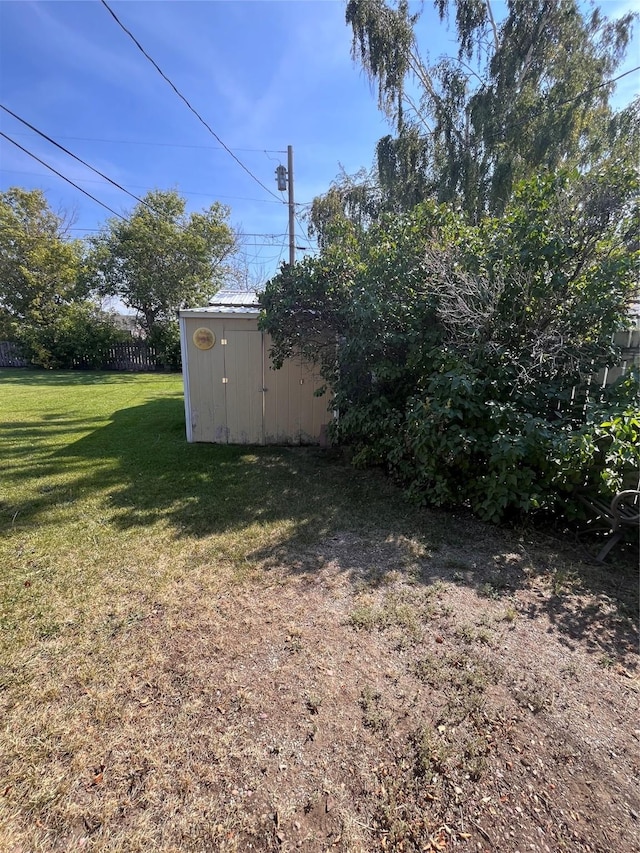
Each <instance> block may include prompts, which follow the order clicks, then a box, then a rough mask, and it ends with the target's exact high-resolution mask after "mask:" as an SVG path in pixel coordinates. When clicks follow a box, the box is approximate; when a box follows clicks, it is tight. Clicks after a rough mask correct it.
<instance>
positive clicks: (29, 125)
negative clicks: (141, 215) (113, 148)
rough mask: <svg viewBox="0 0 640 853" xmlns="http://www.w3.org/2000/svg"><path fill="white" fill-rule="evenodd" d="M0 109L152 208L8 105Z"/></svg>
mask: <svg viewBox="0 0 640 853" xmlns="http://www.w3.org/2000/svg"><path fill="white" fill-rule="evenodd" d="M0 109H3V110H4V111H5V113H9V115H10V116H13V117H14V118H15V119H17V120H18V121H19V122H20V123H21V124H24V125H25V127H28V128H29V129H30V130H32V131H33V132H34V133H37V134H38V136H41V137H42V138H43V139H46V140H47V142H50V143H51V144H52V145H55V146H56V148H59V149H60V150H61V151H64V153H65V154H68V155H69V157H73V159H74V160H77V161H78V163H82V165H83V166H86V167H87V169H91V171H92V172H95V173H96V175H100V177H101V178H104V179H105V181H108V183H110V184H112V185H113V186H114V187H117V189H119V190H122V192H123V193H126V194H127V195H128V196H131V198H132V199H134V200H135V201H137V202H139V203H140V204H144V205H145V207H148V208H149V210H153V208H152V207H151V205H150V204H147V202H146V201H144V200H143V199H141V198H138V196H137V195H135V194H134V193H132V192H129V190H127V189H125V188H124V187H123V186H121V184H119V183H118V182H117V181H114V180H112V179H111V178H110V177H109V176H108V175H105V174H104V172H101V171H100V170H99V169H95V168H94V167H93V166H91V165H90V164H89V163H87V161H86V160H83V159H82V157H78V156H77V155H76V154H74V153H73V152H72V151H69V149H68V148H65V147H64V145H60V143H59V142H56V141H55V139H52V138H51V137H50V136H48V135H47V134H46V133H43V132H42V131H41V130H38V128H37V127H34V126H33V125H32V124H30V123H29V122H28V121H26V120H25V119H23V118H20V116H19V115H17V114H16V113H14V112H13V110H10V109H9V108H8V107H5V106H4V104H0Z"/></svg>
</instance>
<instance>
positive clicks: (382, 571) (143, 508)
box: [0, 394, 637, 657]
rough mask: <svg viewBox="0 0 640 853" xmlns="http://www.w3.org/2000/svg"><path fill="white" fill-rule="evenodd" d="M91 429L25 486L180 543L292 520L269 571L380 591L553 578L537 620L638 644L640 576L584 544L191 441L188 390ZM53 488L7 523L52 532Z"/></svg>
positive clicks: (268, 553)
mask: <svg viewBox="0 0 640 853" xmlns="http://www.w3.org/2000/svg"><path fill="white" fill-rule="evenodd" d="M84 426H85V429H86V427H87V426H89V428H92V426H93V427H94V428H92V431H91V432H90V433H88V434H86V435H84V436H83V437H82V438H79V439H77V440H75V441H73V440H71V442H70V443H69V444H67V445H65V446H64V447H62V448H59V449H57V450H53V451H52V452H50V453H48V454H47V453H42V452H40V454H39V455H36V456H34V458H33V461H32V462H30V461H29V457H28V455H26V456H25V455H24V454H23V457H22V458H21V466H20V467H19V468H18V467H16V469H15V470H14V472H13V476H14V477H15V478H16V479H18V480H19V479H25V480H26V479H28V478H35V477H38V478H46V477H52V478H55V477H56V476H59V477H61V478H63V479H64V486H62V487H61V488H62V491H63V492H64V499H65V500H67V501H68V499H69V495H76V496H78V497H91V495H92V494H96V495H101V496H102V500H103V501H104V502H105V503H106V507H107V509H106V512H107V520H108V521H109V522H110V523H111V524H112V525H115V526H117V527H118V526H119V527H120V528H122V529H130V528H132V527H146V526H150V525H152V524H155V523H158V522H162V523H165V524H169V525H171V527H172V528H173V530H174V532H175V535H176V536H177V537H181V536H192V537H206V536H211V535H216V534H224V533H232V532H236V533H241V532H242V531H243V530H246V529H247V528H249V527H251V526H253V525H264V526H265V528H267V527H269V526H272V525H276V524H278V523H284V524H283V531H284V532H280V533H277V535H276V536H275V540H276V541H275V542H274V544H272V545H270V546H269V547H267V548H266V549H262V550H260V551H256V552H253V553H250V554H248V555H247V556H248V558H249V559H250V560H251V561H253V562H260V563H261V564H262V565H264V566H265V567H266V569H267V570H268V569H269V567H270V566H271V567H275V566H278V567H279V568H282V567H285V568H286V569H287V570H288V571H291V572H297V573H304V574H308V575H313V574H315V573H317V572H318V571H319V570H320V569H322V568H323V567H325V566H326V565H327V564H328V563H333V564H334V565H336V566H337V567H338V570H339V571H341V572H344V573H345V574H346V575H348V576H349V577H350V578H351V579H352V580H353V581H354V582H356V581H357V582H359V583H362V582H364V583H369V584H371V585H376V584H377V583H382V582H384V581H385V578H386V577H388V576H389V575H390V573H391V572H396V573H401V574H402V573H405V574H408V573H411V578H412V581H413V582H417V583H422V584H425V585H428V584H432V583H434V582H435V581H436V580H444V581H447V582H454V583H458V584H464V585H466V586H470V587H471V588H473V589H475V590H476V591H477V592H479V593H480V594H481V595H486V596H487V597H491V598H503V597H504V598H508V597H510V596H512V595H514V594H515V592H516V591H517V590H518V589H521V588H527V587H530V586H531V580H532V578H533V577H535V576H536V575H543V576H546V577H548V578H550V582H551V583H552V584H555V586H554V594H552V595H551V596H549V595H544V596H543V595H541V596H540V598H539V600H538V601H537V602H534V603H533V604H531V606H530V608H529V612H528V613H527V614H526V615H528V616H529V617H531V618H535V617H536V616H537V615H538V614H540V613H543V612H544V613H546V614H547V616H548V617H549V618H550V620H551V622H552V623H553V624H554V626H555V628H556V630H557V631H558V632H559V633H560V634H561V635H562V636H563V638H565V639H566V644H567V645H568V646H570V645H571V643H572V642H573V640H574V639H579V638H584V639H585V640H586V642H587V644H588V645H590V646H591V648H592V650H593V651H600V652H602V653H604V654H609V655H611V656H613V657H615V656H617V654H619V653H620V651H621V650H627V649H628V648H629V646H630V644H634V643H635V640H634V637H633V630H634V620H635V613H636V612H637V584H636V583H635V582H634V579H633V571H632V570H625V569H624V568H623V567H610V568H609V567H608V568H605V569H603V568H602V567H592V566H589V565H587V564H584V563H582V562H581V561H580V557H579V555H578V554H577V553H576V552H575V548H573V546H572V543H562V542H558V541H554V540H550V539H545V538H544V537H542V536H540V535H539V534H536V533H532V532H530V531H529V532H522V531H520V532H517V531H510V530H506V529H500V528H495V527H492V526H490V525H487V524H483V523H481V522H478V521H476V520H474V519H473V518H471V517H470V516H469V515H467V514H465V513H455V514H454V513H446V512H442V511H429V510H424V509H419V508H416V507H414V506H411V505H408V504H407V502H406V501H405V500H404V499H403V497H402V495H401V493H400V492H399V491H398V489H397V488H396V487H395V486H394V485H393V483H391V482H390V480H389V479H388V478H387V477H385V476H384V475H383V474H382V473H380V472H377V471H364V472H363V471H357V470H354V469H353V468H349V467H346V466H345V465H344V463H343V462H342V461H341V460H340V458H339V457H337V456H336V455H332V454H331V453H326V452H323V451H321V450H320V449H318V448H284V447H278V448H273V447H244V446H237V445H236V446H227V445H210V444H187V442H186V440H185V434H184V410H183V399H182V395H181V394H175V395H173V396H165V397H163V398H162V399H155V400H152V401H150V402H147V403H144V404H143V405H138V406H134V407H131V408H125V409H121V410H119V411H117V412H115V413H114V414H113V415H112V416H111V418H110V420H109V421H108V422H107V423H102V424H93V425H92V424H91V422H90V421H86V422H85V423H84ZM25 427H27V428H30V429H31V428H33V432H32V433H29V435H28V438H29V441H28V442H27V445H26V446H28V445H29V443H31V442H33V443H34V444H35V445H36V446H37V444H38V442H39V441H42V440H43V439H44V438H45V437H46V435H47V434H49V435H51V434H52V432H55V431H59V430H65V429H66V430H67V431H68V432H69V433H70V434H71V435H72V434H73V431H74V430H80V429H82V425H81V423H80V422H78V421H77V419H74V418H72V417H70V418H69V419H68V421H65V419H64V417H63V416H61V415H56V416H55V417H51V418H49V419H48V420H44V419H43V421H42V422H41V423H39V424H37V425H36V426H35V427H33V424H26V425H25V424H22V423H15V424H12V425H5V429H4V434H5V436H9V437H11V436H12V435H13V437H14V438H15V439H16V440H17V439H18V438H19V436H20V435H21V434H22V437H23V439H24V432H23V430H24V428H25ZM23 449H24V448H23ZM46 488H47V487H45V488H44V489H42V490H41V491H40V493H39V494H38V495H37V498H35V499H34V500H32V501H28V502H27V501H25V503H24V505H23V506H19V507H16V506H10V507H1V506H0V517H4V518H5V520H6V521H10V519H11V518H12V517H13V518H15V517H16V515H17V514H18V513H19V514H20V519H21V524H25V523H37V524H46V523H47V517H46V513H47V510H48V509H49V508H51V507H52V506H54V505H55V504H56V502H57V501H59V500H60V488H56V487H53V488H50V489H49V491H47V490H46ZM272 541H273V537H272ZM416 543H418V545H419V548H418V550H416ZM568 566H570V567H571V568H570V569H568V568H567V567H568ZM562 572H564V573H565V574H564V575H563V574H562ZM571 573H573V574H571ZM563 584H564V585H565V586H566V590H567V591H570V593H571V594H565V592H563V589H562V587H563ZM581 591H584V592H593V593H596V594H598V595H603V594H604V595H605V596H607V598H608V600H609V601H611V602H613V605H612V608H611V609H610V611H609V612H605V611H603V610H601V609H597V608H596V610H594V609H593V608H591V609H589V608H588V607H585V608H584V609H581V608H580V604H579V594H580V592H581ZM576 602H578V603H576ZM594 629H598V632H597V633H596V631H595V630H594Z"/></svg>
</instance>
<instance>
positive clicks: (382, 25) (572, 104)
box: [310, 0, 638, 240]
mask: <svg viewBox="0 0 640 853" xmlns="http://www.w3.org/2000/svg"><path fill="white" fill-rule="evenodd" d="M434 5H435V7H436V9H437V11H438V13H439V15H440V18H441V19H442V20H447V21H449V19H452V22H453V26H454V27H455V32H456V36H457V41H458V50H457V54H456V55H455V56H441V57H439V58H437V59H436V60H435V61H432V62H430V61H429V60H428V59H427V58H425V54H424V52H423V50H422V48H421V45H420V44H419V34H420V32H421V30H420V23H421V20H420V19H421V13H420V12H416V13H413V12H412V11H411V10H410V8H409V4H408V3H407V2H406V0H397V2H393V0H349V2H348V3H347V7H346V20H347V23H348V25H349V26H350V27H351V29H352V32H353V57H354V59H355V60H356V61H357V62H359V63H360V65H361V66H362V68H363V69H364V71H365V72H366V74H367V75H368V76H369V78H370V80H371V81H372V83H374V84H375V85H376V86H377V89H378V103H379V106H380V108H381V109H382V110H383V111H384V112H385V114H386V115H387V117H388V119H389V121H390V122H391V124H392V128H393V133H391V134H389V135H387V136H385V137H383V138H382V139H380V141H379V142H378V145H377V149H376V163H375V171H374V180H373V181H372V180H368V181H351V182H348V181H345V180H344V176H343V177H342V178H341V179H339V180H338V181H337V182H336V184H335V185H334V187H333V188H332V190H331V191H330V193H329V194H327V195H326V196H324V197H320V198H319V199H317V200H316V201H315V203H314V206H313V208H312V212H311V217H310V219H311V224H312V227H313V228H314V230H315V231H316V233H317V234H318V235H319V237H320V239H321V240H322V239H323V236H322V235H323V234H324V233H325V232H326V227H327V222H328V221H333V220H334V219H335V216H336V215H338V214H339V213H342V214H347V215H353V210H354V205H355V206H357V207H362V208H364V210H365V211H366V213H367V215H369V216H370V215H371V213H372V212H374V213H378V212H380V211H382V210H388V211H389V210H390V211H396V212H400V211H404V210H410V209H411V208H412V207H413V206H414V205H415V204H417V203H419V202H420V201H423V200H424V199H427V198H432V199H433V200H435V201H437V202H449V203H452V204H453V205H455V206H456V207H459V208H460V209H461V210H463V211H464V213H465V214H466V216H467V217H468V218H469V219H470V220H471V221H478V220H479V219H480V218H482V216H485V215H493V214H500V213H501V212H502V211H503V210H504V209H505V207H506V205H507V203H508V201H509V199H510V197H511V194H512V191H513V188H514V186H515V185H516V184H517V183H518V181H519V180H522V179H526V178H528V177H530V176H531V175H533V174H535V173H536V172H537V171H539V170H541V169H546V170H549V171H553V170H555V169H557V168H560V167H572V166H576V167H579V168H581V169H586V168H590V167H592V166H596V167H597V166H598V164H601V163H602V162H603V161H604V160H607V159H611V158H612V157H614V158H615V157H617V156H619V157H627V158H629V157H630V156H633V155H631V154H630V151H629V146H628V141H629V137H628V134H629V132H630V125H635V126H636V127H637V124H638V108H637V105H635V106H634V107H632V108H629V109H627V110H626V116H625V117H620V116H616V115H615V114H614V112H613V111H612V109H611V106H610V103H609V98H610V95H611V93H612V91H613V86H614V84H613V83H612V82H611V80H612V78H613V77H614V76H615V73H616V70H617V69H618V68H619V65H620V63H621V61H622V59H623V58H624V55H625V51H626V48H627V46H628V44H629V42H630V38H631V32H632V24H633V15H632V14H627V15H624V16H623V17H621V18H619V19H617V20H613V21H609V20H607V19H606V18H605V17H604V16H603V15H602V14H601V12H600V11H599V9H597V8H595V9H592V10H591V11H589V12H586V11H583V10H582V8H581V6H580V5H579V4H578V2H577V0H507V2H506V9H505V11H504V15H503V17H502V18H498V17H497V16H496V14H495V12H494V10H493V4H492V2H491V0H434ZM625 143H627V144H625ZM356 190H357V191H356Z"/></svg>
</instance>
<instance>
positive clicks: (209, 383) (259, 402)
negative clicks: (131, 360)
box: [180, 293, 331, 444]
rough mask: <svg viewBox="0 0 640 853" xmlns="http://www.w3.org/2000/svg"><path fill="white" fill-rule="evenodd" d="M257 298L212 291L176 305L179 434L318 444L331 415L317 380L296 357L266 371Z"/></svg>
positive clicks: (264, 336)
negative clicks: (196, 304)
mask: <svg viewBox="0 0 640 853" xmlns="http://www.w3.org/2000/svg"><path fill="white" fill-rule="evenodd" d="M259 313H260V309H259V307H258V297H257V296H256V295H255V294H252V293H219V294H217V295H216V297H215V298H214V300H213V301H212V303H211V304H210V305H208V306H207V307H206V308H188V309H184V310H182V311H181V312H180V343H181V349H182V373H183V378H184V401H185V414H186V422H187V441H190V442H196V441H201V442H214V443H216V444H318V443H319V442H320V438H321V434H323V432H324V429H325V428H326V425H327V424H328V422H329V421H330V419H331V413H330V412H329V411H328V407H329V404H330V398H329V395H328V394H327V393H325V394H323V395H322V396H320V397H318V396H316V394H315V392H316V391H317V390H319V389H320V388H321V387H322V385H323V381H322V379H321V377H320V376H319V375H318V374H317V372H315V371H314V369H313V367H311V366H310V365H309V364H305V363H304V362H303V361H302V360H301V359H299V358H291V359H288V360H287V361H286V362H285V363H284V365H283V366H282V368H281V369H280V370H274V368H273V366H272V364H271V360H270V358H269V349H270V346H271V339H270V337H269V335H268V334H267V333H266V332H262V331H260V329H258V316H259Z"/></svg>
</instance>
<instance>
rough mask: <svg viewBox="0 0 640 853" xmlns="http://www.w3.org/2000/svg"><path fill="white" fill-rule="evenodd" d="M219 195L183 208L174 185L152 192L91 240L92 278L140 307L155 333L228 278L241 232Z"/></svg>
mask: <svg viewBox="0 0 640 853" xmlns="http://www.w3.org/2000/svg"><path fill="white" fill-rule="evenodd" d="M228 216H229V210H228V208H226V207H224V206H223V205H221V204H218V203H217V202H216V203H215V204H212V205H211V207H210V208H208V209H207V210H205V211H203V212H201V213H191V214H187V213H186V202H185V200H184V199H183V198H182V197H181V196H180V195H179V194H178V193H177V192H175V191H173V190H169V191H162V190H154V191H152V192H149V193H147V195H146V196H145V197H144V199H143V200H142V203H141V204H138V205H137V206H136V207H135V209H134V210H133V212H132V214H131V215H130V216H129V217H128V218H127V219H123V220H121V219H111V220H109V221H108V223H107V225H106V227H105V229H104V230H103V231H102V233H101V234H99V235H98V236H97V237H96V238H94V239H93V240H92V244H93V252H92V257H91V261H90V265H89V279H88V280H89V282H90V284H91V286H92V287H93V288H94V289H95V290H96V291H97V292H99V293H100V294H102V295H111V296H116V297H118V298H119V299H121V300H122V302H124V304H125V305H127V306H128V307H129V308H133V309H135V310H136V311H137V312H138V316H139V320H140V323H141V325H142V327H143V329H144V330H145V332H146V333H147V335H149V336H151V337H153V336H154V335H156V334H158V332H157V331H155V330H157V328H158V327H162V326H166V325H167V324H169V323H171V322H173V321H175V319H176V315H177V312H178V310H179V309H180V308H183V307H191V306H194V305H197V304H198V303H200V304H202V303H203V302H206V301H207V299H208V298H209V297H211V296H212V295H213V294H214V293H215V292H216V291H217V290H218V289H219V288H220V285H221V283H222V282H223V281H224V278H225V274H226V272H227V261H228V259H229V258H230V256H231V254H232V253H233V251H234V249H235V247H236V238H235V235H234V233H233V231H232V230H231V228H230V226H229V224H228V222H227V219H228Z"/></svg>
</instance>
